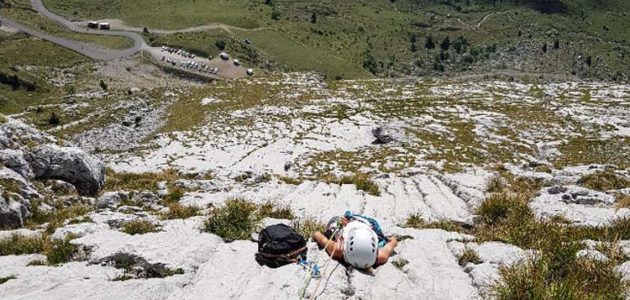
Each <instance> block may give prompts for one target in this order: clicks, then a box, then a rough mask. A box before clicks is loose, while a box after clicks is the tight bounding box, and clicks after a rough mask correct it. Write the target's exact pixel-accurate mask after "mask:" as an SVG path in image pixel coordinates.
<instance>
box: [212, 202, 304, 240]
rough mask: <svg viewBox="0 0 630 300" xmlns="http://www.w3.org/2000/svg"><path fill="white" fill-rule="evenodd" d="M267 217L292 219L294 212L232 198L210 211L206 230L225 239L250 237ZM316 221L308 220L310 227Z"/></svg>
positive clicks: (269, 204) (281, 207)
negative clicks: (259, 223)
mask: <svg viewBox="0 0 630 300" xmlns="http://www.w3.org/2000/svg"><path fill="white" fill-rule="evenodd" d="M266 217H271V218H278V219H292V218H293V217H294V214H293V212H292V211H291V210H290V209H289V208H288V207H286V206H278V205H277V204H275V203H272V202H267V203H264V204H262V205H256V204H254V203H252V202H249V201H247V200H243V199H238V198H236V199H230V200H228V201H226V202H225V204H224V205H223V206H221V207H216V208H214V209H213V210H212V211H211V212H210V216H209V217H208V219H207V220H206V222H205V231H207V232H211V233H214V234H216V235H218V236H220V237H221V238H223V239H224V240H225V241H228V242H230V241H234V240H244V239H249V238H250V234H251V233H252V232H253V231H254V230H255V229H256V226H257V225H258V222H259V221H260V220H261V219H263V218H266ZM313 225H314V223H312V222H310V221H309V222H307V223H306V225H305V226H306V227H307V228H308V229H314V228H313V227H312V226H313Z"/></svg>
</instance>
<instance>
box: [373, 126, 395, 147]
mask: <svg viewBox="0 0 630 300" xmlns="http://www.w3.org/2000/svg"><path fill="white" fill-rule="evenodd" d="M372 135H373V136H374V137H375V138H376V142H377V143H380V144H387V143H390V142H392V141H394V137H393V136H392V133H391V130H389V129H387V128H384V127H382V126H379V127H376V128H374V129H372Z"/></svg>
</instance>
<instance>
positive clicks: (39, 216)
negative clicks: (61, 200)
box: [26, 201, 94, 234]
mask: <svg viewBox="0 0 630 300" xmlns="http://www.w3.org/2000/svg"><path fill="white" fill-rule="evenodd" d="M39 205H40V204H39V203H38V202H35V201H33V202H32V211H31V212H32V216H31V217H30V218H28V219H27V220H26V225H27V226H30V227H33V226H36V225H39V224H44V223H48V226H47V227H46V233H47V234H52V233H54V232H55V230H56V229H57V228H58V227H60V226H62V225H63V223H64V222H65V221H66V220H67V219H74V218H78V217H81V216H84V215H85V214H87V213H88V212H90V211H92V210H94V208H93V207H91V206H87V205H81V204H79V205H73V206H70V207H63V208H57V209H54V210H52V211H46V212H44V211H41V210H40V209H39Z"/></svg>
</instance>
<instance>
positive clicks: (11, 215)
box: [0, 167, 37, 229]
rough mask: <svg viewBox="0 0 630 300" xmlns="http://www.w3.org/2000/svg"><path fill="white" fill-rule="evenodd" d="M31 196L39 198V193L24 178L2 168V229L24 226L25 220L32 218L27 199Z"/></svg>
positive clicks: (0, 227) (0, 200)
mask: <svg viewBox="0 0 630 300" xmlns="http://www.w3.org/2000/svg"><path fill="white" fill-rule="evenodd" d="M31 196H32V197H37V193H36V192H35V191H34V189H33V188H32V186H31V185H30V184H29V183H28V182H27V181H26V180H24V178H22V177H21V176H20V175H19V174H18V173H16V172H14V171H13V170H11V169H8V168H5V167H1V168H0V229H5V228H9V229H14V228H20V227H22V225H24V219H26V218H28V217H30V216H31V212H30V210H29V207H30V203H29V202H28V201H27V200H25V197H26V198H27V199H28V198H30V197H31Z"/></svg>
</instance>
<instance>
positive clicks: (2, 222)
mask: <svg viewBox="0 0 630 300" xmlns="http://www.w3.org/2000/svg"><path fill="white" fill-rule="evenodd" d="M29 216H30V212H29V210H28V207H27V206H26V203H25V202H23V201H13V200H10V199H5V198H4V197H2V196H0V229H16V228H20V227H22V226H23V225H24V219H25V218H28V217H29Z"/></svg>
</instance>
